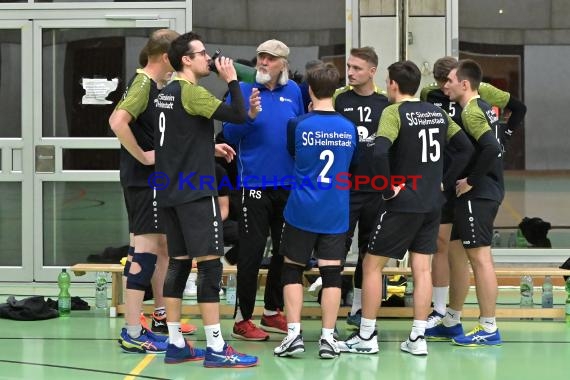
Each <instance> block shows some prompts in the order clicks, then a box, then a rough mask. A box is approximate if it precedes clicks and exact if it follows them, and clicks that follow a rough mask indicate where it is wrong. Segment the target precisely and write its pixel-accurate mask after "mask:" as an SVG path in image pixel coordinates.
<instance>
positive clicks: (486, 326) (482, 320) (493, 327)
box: [479, 317, 497, 333]
mask: <svg viewBox="0 0 570 380" xmlns="http://www.w3.org/2000/svg"><path fill="white" fill-rule="evenodd" d="M479 324H480V325H481V327H483V330H485V332H488V333H494V332H495V331H497V320H496V319H495V317H479Z"/></svg>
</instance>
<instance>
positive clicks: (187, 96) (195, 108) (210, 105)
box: [180, 80, 222, 119]
mask: <svg viewBox="0 0 570 380" xmlns="http://www.w3.org/2000/svg"><path fill="white" fill-rule="evenodd" d="M180 82H181V87H182V95H181V96H182V105H183V106H184V109H185V110H186V112H188V113H189V114H190V115H197V116H203V117H205V118H208V119H210V118H212V115H213V114H214V112H216V110H217V109H218V107H219V106H220V104H222V101H221V100H220V99H218V98H216V97H215V96H214V95H212V93H210V91H208V90H206V89H205V88H204V87H202V86H197V85H195V84H191V83H190V82H187V81H185V80H181V81H180Z"/></svg>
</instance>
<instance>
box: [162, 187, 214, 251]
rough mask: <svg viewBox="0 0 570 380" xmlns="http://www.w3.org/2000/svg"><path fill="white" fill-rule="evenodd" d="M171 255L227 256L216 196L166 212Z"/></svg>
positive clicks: (164, 212) (165, 217)
mask: <svg viewBox="0 0 570 380" xmlns="http://www.w3.org/2000/svg"><path fill="white" fill-rule="evenodd" d="M162 216H163V220H164V227H165V230H166V240H167V241H168V256H170V257H180V256H186V255H189V256H190V258H194V257H202V256H208V255H216V256H223V255H224V235H223V228H222V218H221V215H220V207H219V205H218V200H217V198H216V197H204V198H200V199H198V200H196V201H192V202H187V203H183V204H181V205H177V206H173V207H165V208H164V209H163V214H162Z"/></svg>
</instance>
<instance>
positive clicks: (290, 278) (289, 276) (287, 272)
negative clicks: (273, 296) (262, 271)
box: [281, 263, 305, 286]
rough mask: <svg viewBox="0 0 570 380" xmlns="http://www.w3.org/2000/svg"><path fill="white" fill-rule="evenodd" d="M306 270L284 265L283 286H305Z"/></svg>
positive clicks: (282, 271)
mask: <svg viewBox="0 0 570 380" xmlns="http://www.w3.org/2000/svg"><path fill="white" fill-rule="evenodd" d="M304 270H305V267H304V266H301V265H297V264H292V263H283V269H282V270H281V282H282V283H283V286H285V285H291V284H301V285H302V284H303V272H304Z"/></svg>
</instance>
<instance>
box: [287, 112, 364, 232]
mask: <svg viewBox="0 0 570 380" xmlns="http://www.w3.org/2000/svg"><path fill="white" fill-rule="evenodd" d="M357 136H358V133H357V132H356V127H355V126H354V124H353V123H352V122H350V121H349V120H348V119H346V118H345V117H343V116H341V115H340V114H338V113H336V112H333V111H313V112H310V113H308V114H306V115H303V116H300V117H298V118H295V119H292V120H290V121H289V124H288V125H287V149H288V150H289V153H290V154H291V155H293V156H294V158H295V168H294V174H293V176H294V184H293V185H292V189H291V194H290V195H289V199H288V200H287V204H286V206H285V211H284V217H285V220H286V221H287V223H289V224H291V225H292V226H294V227H297V228H299V229H301V230H304V231H309V232H314V233H319V234H339V233H344V232H346V231H347V230H348V205H349V195H350V191H349V187H348V186H347V183H349V182H347V181H346V179H347V178H348V169H349V166H350V164H351V162H352V160H353V157H355V154H354V153H355V151H356V144H357V143H358V138H357ZM339 176H342V177H343V179H344V181H341V182H343V183H342V184H340V183H339V182H338V179H339Z"/></svg>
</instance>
